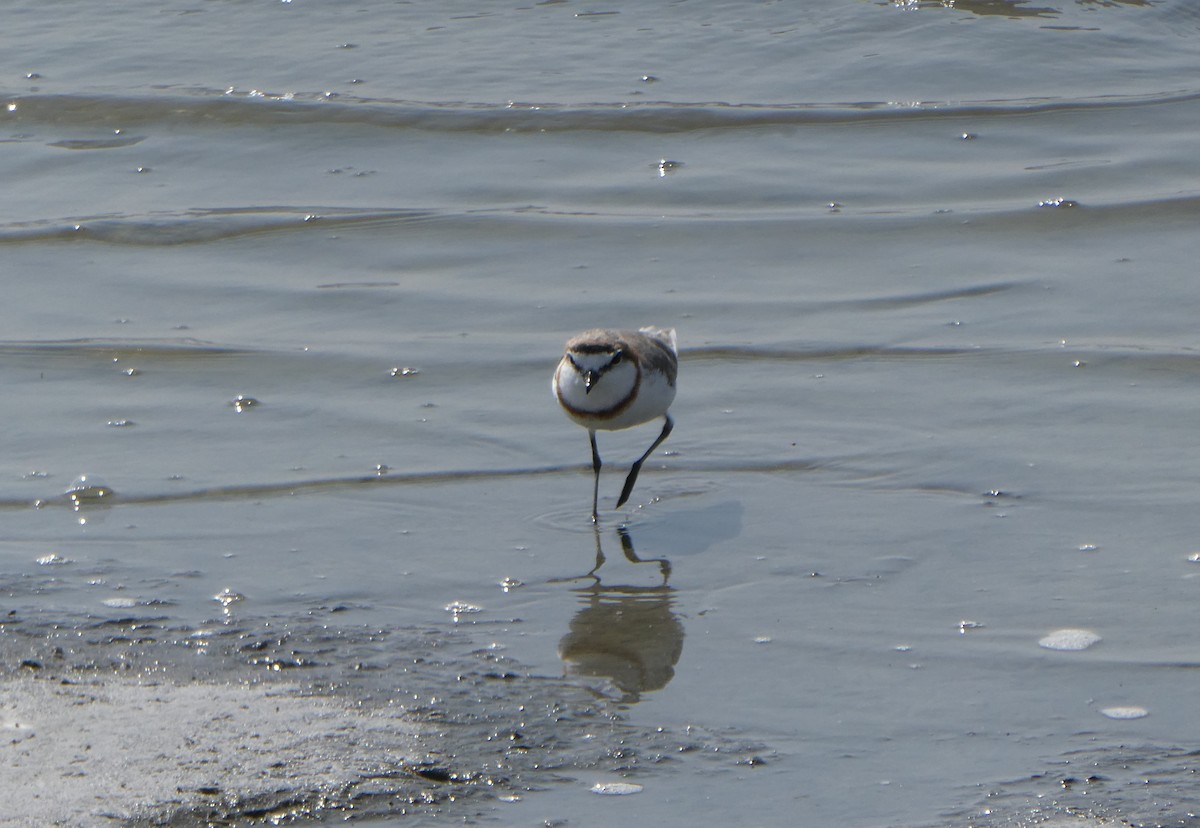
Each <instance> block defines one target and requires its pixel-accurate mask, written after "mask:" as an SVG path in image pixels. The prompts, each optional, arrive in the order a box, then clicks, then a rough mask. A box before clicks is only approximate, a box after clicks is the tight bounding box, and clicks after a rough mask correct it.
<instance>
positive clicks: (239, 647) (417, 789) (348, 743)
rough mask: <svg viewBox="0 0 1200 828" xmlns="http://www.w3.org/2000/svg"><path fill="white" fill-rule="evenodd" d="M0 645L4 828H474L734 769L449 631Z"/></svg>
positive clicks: (118, 634)
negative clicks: (645, 784)
mask: <svg viewBox="0 0 1200 828" xmlns="http://www.w3.org/2000/svg"><path fill="white" fill-rule="evenodd" d="M0 630H2V631H0V791H2V793H3V796H2V797H0V799H2V800H3V803H4V807H3V813H0V825H13V826H18V825H20V826H25V825H29V826H34V825H38V826H44V825H72V826H92V825H104V826H113V825H129V826H143V825H171V826H193V825H195V826H199V825H211V824H239V825H242V824H312V823H320V822H324V821H327V820H334V821H338V822H341V821H343V820H344V819H346V818H351V817H354V818H359V819H366V820H368V821H370V820H371V818H372V817H375V818H389V817H400V816H404V817H407V818H408V819H409V820H411V821H415V822H421V821H422V817H424V818H428V819H430V820H432V819H435V818H444V817H445V816H447V811H450V812H451V813H453V814H454V815H456V816H458V817H460V818H467V819H470V818H472V817H478V816H481V815H482V814H484V813H486V812H488V811H489V810H491V809H492V808H494V807H495V806H496V804H497V803H498V802H511V801H519V800H520V799H521V798H522V797H523V796H524V795H525V794H527V793H531V792H533V791H538V790H545V789H546V788H547V786H553V785H555V784H562V783H564V782H565V783H574V782H577V774H580V773H583V772H593V773H602V774H605V775H606V776H608V777H610V778H620V777H622V776H624V775H627V774H632V773H633V772H635V771H636V770H637V769H638V768H639V767H640V766H642V765H646V764H650V765H657V764H659V763H661V762H664V761H666V760H667V758H668V757H670V756H671V755H672V754H679V753H690V752H693V751H698V752H702V753H705V754H708V755H712V756H716V757H719V759H718V761H721V762H726V761H729V762H732V761H736V759H734V758H733V757H731V756H730V755H729V749H728V748H729V746H728V745H718V744H713V743H708V742H705V741H704V737H702V736H700V735H699V734H698V733H697V732H692V731H689V733H688V734H686V736H685V738H684V739H683V740H680V739H679V738H677V737H676V736H673V735H672V734H669V733H666V732H664V731H662V730H660V729H652V730H651V729H641V728H636V727H634V726H632V725H631V724H629V723H628V722H627V721H625V720H624V718H623V717H622V715H621V713H620V711H619V709H618V708H617V706H616V705H613V704H611V703H609V702H608V701H606V700H605V698H604V696H603V694H601V693H599V692H597V691H596V690H595V689H594V688H589V687H587V686H584V685H582V684H580V683H572V682H570V681H567V680H563V679H558V678H541V677H537V676H532V675H529V674H528V673H527V672H525V671H523V670H522V669H521V668H520V666H519V665H516V664H513V663H511V662H510V661H509V660H508V659H506V658H504V657H503V656H502V655H498V654H496V653H495V652H492V651H491V650H489V649H488V648H484V649H473V648H472V646H473V645H472V644H471V642H470V641H469V640H468V637H467V636H465V635H461V634H458V633H456V632H444V631H425V632H422V631H406V632H395V631H387V632H385V631H381V630H377V629H376V630H370V629H364V628H357V627H347V628H335V627H332V626H330V625H328V624H326V623H321V622H317V621H312V620H307V619H306V620H305V621H301V622H298V623H289V624H280V623H278V622H276V621H272V622H266V621H262V622H251V623H236V624H224V625H218V626H216V627H213V628H206V629H201V630H196V629H178V628H171V627H169V626H167V625H166V624H164V623H163V622H162V621H160V620H153V619H135V618H124V619H110V620H104V621H95V620H94V619H87V620H82V621H79V622H78V623H75V624H71V625H61V624H53V625H47V624H44V623H41V622H39V621H37V620H34V619H28V620H25V619H17V618H15V617H14V616H13V615H12V614H10V616H9V618H8V619H7V621H6V622H5V623H4V624H3V625H0ZM201 650H202V651H203V652H198V651H201Z"/></svg>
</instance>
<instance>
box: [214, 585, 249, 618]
mask: <svg viewBox="0 0 1200 828" xmlns="http://www.w3.org/2000/svg"><path fill="white" fill-rule="evenodd" d="M213 600H214V601H216V602H217V603H218V604H220V605H221V609H222V610H223V611H224V612H225V614H226V615H229V613H230V612H231V611H232V610H231V609H230V608H231V607H232V606H233V605H234V604H236V603H238V602H239V601H245V600H246V596H245V595H242V594H241V593H240V592H234V591H233V590H232V589H230V588H229V587H225V588H224V589H223V590H221V591H220V592H218V593H217V594H216V595H214V596H213Z"/></svg>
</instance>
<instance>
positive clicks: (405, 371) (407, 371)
mask: <svg viewBox="0 0 1200 828" xmlns="http://www.w3.org/2000/svg"><path fill="white" fill-rule="evenodd" d="M419 373H421V369H420V368H404V367H401V366H399V365H398V366H396V367H395V368H393V369H392V370H390V371H388V374H389V375H391V376H393V377H395V378H396V379H404V378H405V377H415V376H416V375H417V374H419Z"/></svg>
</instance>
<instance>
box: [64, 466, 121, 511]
mask: <svg viewBox="0 0 1200 828" xmlns="http://www.w3.org/2000/svg"><path fill="white" fill-rule="evenodd" d="M63 494H64V495H65V496H66V498H67V500H69V501H70V502H71V505H72V506H74V507H75V509H76V510H79V509H81V508H82V507H84V506H92V505H95V504H97V503H101V502H103V501H106V500H108V499H109V498H111V497H112V495H113V490H112V489H110V488H109V487H108V486H106V485H105V484H104V481H102V480H100V479H99V478H97V477H89V476H88V475H86V474H83V475H80V476H79V477H77V478H75V482H74V483H72V484H71V486H70V488H68V489H67V490H66V491H65V492H63Z"/></svg>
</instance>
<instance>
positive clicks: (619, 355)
mask: <svg viewBox="0 0 1200 828" xmlns="http://www.w3.org/2000/svg"><path fill="white" fill-rule="evenodd" d="M624 358H625V352H624V351H613V358H612V362H611V363H610V364H611V365H617V364H619V363H620V362H621V360H622V359H624Z"/></svg>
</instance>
